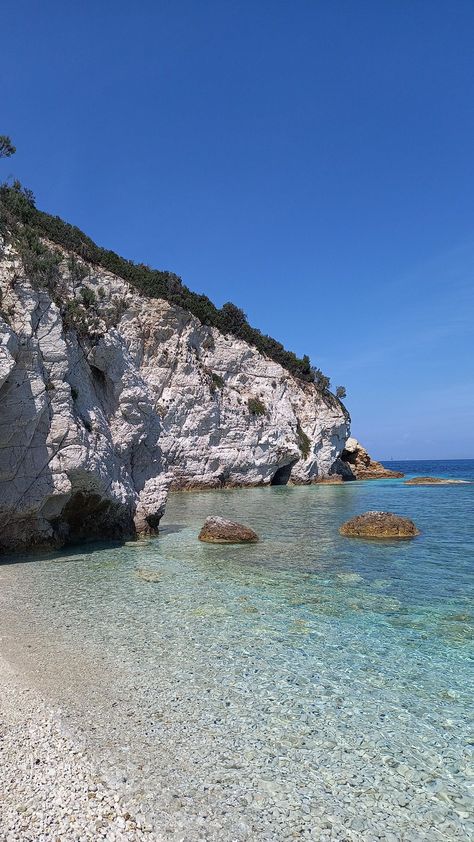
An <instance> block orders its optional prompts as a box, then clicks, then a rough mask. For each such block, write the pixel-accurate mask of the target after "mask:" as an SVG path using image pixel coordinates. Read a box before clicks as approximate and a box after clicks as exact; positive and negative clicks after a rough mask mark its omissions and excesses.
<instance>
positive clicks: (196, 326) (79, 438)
mask: <svg viewBox="0 0 474 842" xmlns="http://www.w3.org/2000/svg"><path fill="white" fill-rule="evenodd" d="M87 271H88V274H87V276H86V277H85V278H84V279H83V281H82V282H81V284H82V286H84V287H87V288H89V289H91V290H93V291H94V293H95V296H96V299H97V302H98V303H97V305H94V307H92V308H90V309H87V308H86V307H83V306H82V304H80V303H78V302H80V301H81V298H80V296H79V294H78V287H77V279H76V281H74V279H73V277H72V276H71V271H70V267H69V268H68V264H67V260H66V255H64V261H63V262H62V263H61V288H60V291H59V292H60V300H58V289H56V290H55V291H54V292H52V293H51V294H50V293H48V292H47V291H44V290H40V289H38V283H37V282H35V284H34V285H33V283H32V282H31V281H32V279H31V278H29V277H28V276H27V274H26V272H25V270H24V268H23V266H22V263H21V261H20V259H19V257H18V255H17V254H16V253H15V251H14V250H13V248H12V247H11V246H10V245H7V244H3V245H2V244H1V243H0V287H1V315H2V318H0V549H3V550H10V549H19V548H20V549H21V548H31V547H34V546H60V545H61V544H63V543H67V542H68V541H76V540H83V539H87V538H94V537H117V536H126V535H133V534H134V533H136V532H147V531H154V530H156V528H157V526H158V523H159V520H160V517H161V515H162V513H163V510H164V505H165V500H166V494H167V489H168V488H170V487H171V488H190V487H220V486H223V485H256V484H266V483H271V482H276V483H278V482H286V481H287V480H288V479H289V478H290V475H291V481H294V482H312V481H318V480H321V479H324V478H325V477H327V476H328V475H329V474H330V473H331V469H332V468H333V465H334V464H335V462H336V460H337V458H338V456H339V454H340V453H341V451H342V450H343V447H344V443H345V441H346V439H347V437H348V432H349V429H348V424H349V419H348V416H347V413H346V412H345V410H344V409H343V407H342V405H341V404H340V402H339V401H337V400H336V399H335V398H334V397H333V396H331V395H324V394H323V393H321V392H320V391H318V390H317V389H316V387H315V386H313V385H312V384H305V383H302V382H301V381H298V380H296V379H295V378H294V377H293V376H292V375H291V374H290V373H289V372H288V371H286V370H285V369H283V368H282V367H281V366H280V365H278V364H277V363H275V362H273V361H271V360H269V359H267V358H266V357H264V356H262V354H260V353H259V352H258V351H257V350H256V349H255V348H253V347H252V346H250V345H248V344H246V343H245V342H243V341H241V340H239V339H237V338H235V337H234V336H230V335H229V336H224V335H223V334H221V333H219V331H218V330H216V329H215V328H211V327H208V326H204V325H202V324H201V322H200V321H199V320H198V319H197V318H195V317H194V316H192V315H191V314H190V313H189V312H187V311H185V310H183V309H181V308H180V307H177V306H174V305H170V304H169V303H167V302H166V301H164V300H162V299H150V298H145V297H143V296H141V295H139V294H137V292H136V291H135V290H133V289H132V288H131V287H129V286H128V284H127V283H126V282H125V281H123V280H122V279H120V278H118V277H117V276H115V275H112V274H110V273H108V272H106V271H104V270H102V269H99V268H97V267H93V266H87ZM53 299H54V300H53ZM68 301H69V302H73V305H72V306H74V307H76V309H77V310H78V312H79V313H80V318H81V319H82V323H81V325H80V329H79V330H78V329H77V313H76V314H75V316H76V323H74V322H72V323H71V321H70V320H68V319H66V318H65V316H64V313H65V309H64V306H63V305H64V302H66V303H67V302H68ZM61 314H63V315H61ZM71 324H72V327H71ZM74 325H75V326H74ZM252 399H253V400H255V399H258V404H257V406H258V408H259V411H260V412H261V413H262V414H255V413H252V412H251V411H250V410H249V403H248V402H249V400H251V401H252ZM251 405H252V404H251ZM303 454H304V455H303Z"/></svg>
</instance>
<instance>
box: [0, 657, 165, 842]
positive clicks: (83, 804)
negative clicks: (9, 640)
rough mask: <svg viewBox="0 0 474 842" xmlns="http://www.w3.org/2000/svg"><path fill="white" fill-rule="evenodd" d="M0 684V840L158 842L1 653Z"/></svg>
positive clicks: (41, 697) (57, 712)
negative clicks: (0, 794)
mask: <svg viewBox="0 0 474 842" xmlns="http://www.w3.org/2000/svg"><path fill="white" fill-rule="evenodd" d="M0 685H1V688H2V689H1V693H0V786H1V790H2V801H1V804H0V840H1V842H18V840H19V839H21V840H22V842H57V840H66V839H68V840H71V842H73V840H74V842H76V841H77V842H82V840H86V839H90V840H96V839H105V840H107V842H125V840H127V842H142V840H148V842H151V840H154V842H161V839H162V837H160V836H157V835H156V834H155V833H154V832H153V828H152V826H151V824H149V822H148V820H147V818H146V817H144V816H141V815H139V814H137V812H136V811H135V813H134V812H133V808H132V807H129V806H128V805H127V804H126V803H125V801H124V799H123V798H122V797H121V796H120V794H119V793H118V791H117V790H115V789H114V787H113V786H111V785H110V783H107V782H106V781H105V780H104V779H103V776H102V775H101V771H100V763H98V762H97V761H96V759H94V758H92V757H91V756H90V754H89V753H88V752H87V750H86V749H85V748H84V746H83V745H81V744H80V740H79V739H78V737H77V736H76V735H75V734H74V731H73V730H72V729H70V728H67V727H65V726H64V724H63V723H62V720H61V714H60V711H58V710H55V709H54V708H53V707H52V706H50V705H49V704H48V702H47V700H45V698H44V697H43V696H42V695H41V694H40V693H38V692H37V690H35V689H34V688H33V687H31V686H30V685H29V682H28V679H27V677H26V676H25V675H24V674H22V673H21V671H20V670H19V669H18V668H16V667H15V666H14V665H13V664H12V663H10V662H9V661H8V660H6V659H5V657H4V656H3V654H1V653H0Z"/></svg>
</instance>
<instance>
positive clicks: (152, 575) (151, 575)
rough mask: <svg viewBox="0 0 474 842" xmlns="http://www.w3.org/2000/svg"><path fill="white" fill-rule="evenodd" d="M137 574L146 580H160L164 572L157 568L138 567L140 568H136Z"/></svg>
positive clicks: (139, 577)
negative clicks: (143, 568)
mask: <svg viewBox="0 0 474 842" xmlns="http://www.w3.org/2000/svg"><path fill="white" fill-rule="evenodd" d="M135 576H137V578H138V579H143V581H144V582H159V581H160V579H161V577H162V573H160V572H158V571H157V570H142V569H141V568H138V570H135Z"/></svg>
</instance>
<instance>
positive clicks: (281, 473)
mask: <svg viewBox="0 0 474 842" xmlns="http://www.w3.org/2000/svg"><path fill="white" fill-rule="evenodd" d="M297 461H298V460H297V459H294V460H293V461H292V462H288V465H282V466H281V468H277V470H276V471H275V473H274V474H273V476H272V478H271V480H270V485H286V484H287V483H288V480H289V479H290V476H291V472H292V470H293V466H294V465H296V463H297Z"/></svg>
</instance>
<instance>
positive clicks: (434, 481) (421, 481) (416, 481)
mask: <svg viewBox="0 0 474 842" xmlns="http://www.w3.org/2000/svg"><path fill="white" fill-rule="evenodd" d="M468 484H469V481H468V480H467V479H443V478H441V477H413V478H412V479H406V480H405V482H404V485H468Z"/></svg>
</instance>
